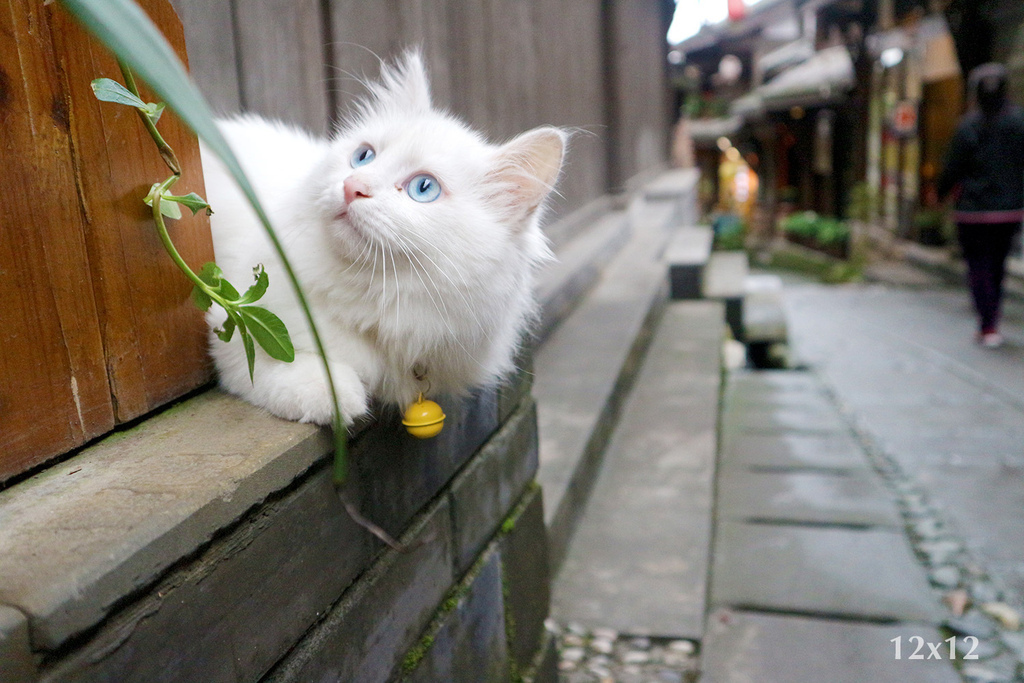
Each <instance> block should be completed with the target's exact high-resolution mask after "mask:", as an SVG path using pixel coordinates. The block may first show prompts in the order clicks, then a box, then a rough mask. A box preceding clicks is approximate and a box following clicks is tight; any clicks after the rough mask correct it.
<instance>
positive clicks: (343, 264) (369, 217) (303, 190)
mask: <svg viewBox="0 0 1024 683" xmlns="http://www.w3.org/2000/svg"><path fill="white" fill-rule="evenodd" d="M368 89H369V95H368V97H367V98H366V99H365V100H364V101H363V102H361V103H360V105H359V106H358V108H357V110H356V114H355V116H354V117H353V119H352V120H351V121H348V122H347V123H345V124H344V125H343V126H342V127H341V129H340V130H339V131H338V132H337V133H336V134H335V135H334V136H333V137H332V138H331V139H330V140H324V139H318V138H316V137H313V136H311V135H308V134H306V133H304V132H302V131H299V130H297V129H295V128H292V127H290V126H286V125H284V124H281V123H275V122H271V121H266V120H263V119H261V118H258V117H255V116H242V117H239V118H235V119H230V120H226V121H222V122H221V123H220V128H221V130H222V132H223V133H224V135H225V136H226V138H227V140H228V142H229V143H230V144H231V146H232V148H233V149H234V151H235V153H236V154H237V155H238V158H239V161H240V162H241V165H242V168H243V169H244V170H245V172H246V174H247V175H248V177H249V179H250V180H251V182H252V183H253V186H254V187H255V189H256V192H257V194H258V196H259V197H260V198H261V201H262V203H263V206H264V207H265V209H266V211H267V213H268V215H269V217H270V220H271V223H272V224H273V225H274V227H275V229H276V230H277V232H278V234H279V236H280V239H281V241H282V242H283V244H284V248H285V251H286V253H287V254H288V256H289V259H290V260H291V261H292V263H293V265H294V268H295V269H296V271H297V275H298V278H299V281H300V282H301V283H302V285H303V287H304V289H305V292H306V295H307V297H308V298H309V302H310V305H311V308H312V310H313V316H314V319H315V320H316V323H317V327H318V328H319V330H320V335H321V337H322V339H323V341H324V344H325V345H326V347H327V355H328V358H329V360H330V365H331V372H332V374H333V376H334V381H335V383H336V385H337V389H338V393H339V398H340V404H341V411H342V413H343V417H344V419H345V421H346V422H351V421H352V420H353V419H354V418H356V417H359V416H360V415H362V414H364V413H365V412H366V411H367V403H368V400H369V398H370V397H377V398H379V399H381V400H383V401H385V402H388V403H395V404H398V405H400V406H404V405H406V404H408V403H410V402H411V401H413V400H415V398H416V397H417V395H418V393H419V392H420V391H424V390H425V389H427V388H428V387H429V390H430V392H431V393H432V394H434V393H452V394H460V393H463V392H465V391H466V390H467V389H468V388H470V387H473V386H479V385H488V384H492V383H495V382H497V381H499V380H500V378H501V377H502V376H503V375H504V374H505V373H507V372H508V371H510V370H511V369H512V367H513V360H512V359H513V355H514V353H515V350H516V346H517V344H518V342H519V339H520V336H521V333H522V331H523V329H524V327H525V326H526V325H527V324H528V323H529V321H530V320H531V318H532V316H534V314H535V304H534V300H533V293H532V290H533V279H534V278H533V275H534V271H535V269H536V267H537V265H538V264H540V263H542V262H543V261H545V260H546V259H549V258H550V257H551V252H550V250H549V248H548V244H547V240H546V239H545V237H544V236H543V234H542V233H541V231H540V227H539V220H540V215H541V213H542V210H543V204H544V201H545V199H546V197H547V196H548V194H549V192H550V191H551V190H552V188H553V186H554V184H555V182H556V180H557V178H558V175H559V172H560V168H561V165H562V157H563V152H564V147H565V142H566V134H565V133H564V132H563V131H561V130H559V129H556V128H551V127H542V128H537V129H534V130H531V131H529V132H527V133H523V134H522V135H520V136H519V137H517V138H515V139H513V140H512V141H511V142H508V143H507V144H504V145H500V146H496V145H492V144H489V143H488V142H486V141H485V140H484V139H483V138H482V137H481V136H480V135H478V134H477V133H475V132H473V131H471V130H470V129H468V128H467V127H466V126H465V125H463V124H462V123H460V122H459V121H457V120H455V119H454V118H452V117H451V116H449V115H447V114H445V113H443V112H441V111H438V110H437V109H434V108H433V107H432V106H431V102H430V93H429V88H428V82H427V76H426V73H425V71H424V67H423V63H422V60H421V58H420V56H419V55H418V54H416V53H414V52H410V53H407V54H406V55H405V56H404V57H403V58H402V59H400V60H399V61H398V63H397V64H395V65H385V66H383V67H382V72H381V75H380V79H379V80H378V81H377V82H376V83H371V84H369V85H368ZM203 171H204V175H205V178H206V190H207V195H208V196H207V199H208V200H209V202H210V204H211V205H212V206H213V209H214V211H215V213H214V215H213V217H212V218H211V225H212V229H213V242H214V251H215V255H216V260H217V264H218V265H219V266H220V267H221V268H222V269H223V271H224V273H225V277H227V279H228V280H229V281H231V282H232V283H233V284H235V285H236V286H237V287H238V288H239V289H240V290H241V289H243V288H244V287H245V286H247V285H248V284H249V283H250V282H251V277H252V268H253V266H254V265H256V264H258V263H262V264H264V266H265V267H266V270H267V272H268V274H269V275H270V278H271V285H270V289H269V291H268V293H267V294H266V296H265V297H264V298H263V299H262V300H261V301H260V305H263V306H265V307H266V308H268V309H270V310H271V311H273V312H274V313H276V314H277V315H278V316H279V317H280V318H281V319H282V320H283V321H284V322H285V324H286V325H287V326H288V329H289V331H290V333H291V337H292V341H293V343H294V346H295V360H294V362H292V363H284V362H280V361H276V360H274V359H272V358H270V357H269V356H267V355H266V354H264V353H263V352H262V351H261V350H258V351H257V354H258V356H257V360H256V369H255V379H254V382H250V379H249V371H248V366H247V364H246V359H245V354H244V353H243V350H242V347H241V342H240V339H239V335H237V334H236V335H235V336H234V338H233V339H232V340H231V342H230V343H229V344H224V343H222V342H220V341H218V340H216V338H215V337H214V336H213V335H212V334H211V340H212V341H211V353H212V356H213V359H214V362H215V364H216V367H217V370H218V372H219V375H220V383H221V385H222V386H223V387H224V388H225V389H226V390H227V391H229V392H231V393H233V394H236V395H238V396H240V397H242V398H244V399H245V400H247V401H249V402H250V403H253V404H255V405H258V406H262V407H264V408H266V409H267V410H269V411H270V412H272V413H274V414H276V415H278V416H280V417H284V418H287V419H291V420H300V421H303V422H315V423H320V424H328V423H330V422H331V420H332V415H333V410H332V403H331V401H330V397H329V395H328V389H327V383H326V377H325V374H324V372H323V369H322V366H321V361H320V359H319V356H317V354H316V352H315V348H314V344H313V341H312V337H311V335H310V333H309V330H308V327H307V325H306V324H305V321H304V317H303V316H302V313H301V311H300V309H299V307H298V304H297V301H296V299H295V297H294V295H293V293H292V289H291V286H290V285H289V283H288V280H287V277H286V275H285V273H284V270H283V268H282V266H281V264H280V262H279V260H278V258H277V257H276V256H275V253H274V251H273V249H272V247H271V245H270V243H269V240H268V239H267V238H266V237H265V236H264V232H263V229H262V228H261V227H260V225H259V224H258V222H257V219H256V217H255V215H254V213H253V212H252V210H251V209H250V208H249V206H248V204H247V203H246V201H245V199H244V198H243V196H242V194H241V193H240V192H239V191H238V189H237V187H236V186H235V184H234V181H233V180H232V179H231V178H230V177H229V175H228V174H227V172H226V170H225V169H224V167H223V166H222V164H221V163H220V162H219V161H217V160H216V159H215V158H214V157H212V155H211V154H209V153H208V152H206V151H205V150H204V157H203ZM207 320H208V322H209V324H210V327H211V329H216V328H218V327H220V326H221V325H222V324H223V322H224V314H223V311H221V310H220V309H219V308H217V307H214V308H212V309H211V313H209V314H208V315H207ZM417 374H419V375H420V376H421V377H425V379H423V380H420V379H417V376H416V375H417Z"/></svg>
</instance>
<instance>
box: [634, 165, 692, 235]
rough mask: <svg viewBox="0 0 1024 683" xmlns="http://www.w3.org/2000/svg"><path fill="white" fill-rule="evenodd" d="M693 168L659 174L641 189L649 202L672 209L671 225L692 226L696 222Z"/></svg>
mask: <svg viewBox="0 0 1024 683" xmlns="http://www.w3.org/2000/svg"><path fill="white" fill-rule="evenodd" d="M699 179H700V172H699V171H698V170H697V169H695V168H677V169H673V170H671V171H667V172H665V173H662V174H660V175H659V176H658V177H656V178H655V179H654V180H653V181H651V182H650V183H648V184H647V185H646V186H645V187H644V188H643V195H644V198H645V199H646V200H647V201H649V202H654V201H660V202H662V203H665V204H668V205H669V206H670V207H671V209H672V214H671V217H672V224H673V225H693V224H694V223H695V222H696V221H697V181H698V180H699Z"/></svg>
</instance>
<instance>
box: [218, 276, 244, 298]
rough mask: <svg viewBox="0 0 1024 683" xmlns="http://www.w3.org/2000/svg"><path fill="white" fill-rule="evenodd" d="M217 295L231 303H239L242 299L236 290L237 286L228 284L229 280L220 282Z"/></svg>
mask: <svg viewBox="0 0 1024 683" xmlns="http://www.w3.org/2000/svg"><path fill="white" fill-rule="evenodd" d="M217 293H218V294H220V295H221V296H222V297H224V298H225V299H227V300H228V301H229V302H231V303H238V299H239V298H240V297H239V295H238V290H237V289H235V286H234V285H233V284H231V283H230V282H228V281H227V280H223V279H222V280H221V281H220V284H219V285H217Z"/></svg>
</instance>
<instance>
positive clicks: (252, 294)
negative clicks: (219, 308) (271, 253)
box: [238, 263, 270, 305]
mask: <svg viewBox="0 0 1024 683" xmlns="http://www.w3.org/2000/svg"><path fill="white" fill-rule="evenodd" d="M252 274H253V276H254V277H255V278H256V284H254V285H252V286H251V287H249V289H247V290H245V294H243V295H242V298H241V299H239V300H238V303H240V304H242V305H245V304H251V303H255V302H257V301H259V300H260V299H262V298H263V295H264V294H266V292H267V287H269V286H270V277H269V276H268V275H267V271H265V270H263V264H262V263H261V264H260V265H258V266H256V267H255V268H253V269H252Z"/></svg>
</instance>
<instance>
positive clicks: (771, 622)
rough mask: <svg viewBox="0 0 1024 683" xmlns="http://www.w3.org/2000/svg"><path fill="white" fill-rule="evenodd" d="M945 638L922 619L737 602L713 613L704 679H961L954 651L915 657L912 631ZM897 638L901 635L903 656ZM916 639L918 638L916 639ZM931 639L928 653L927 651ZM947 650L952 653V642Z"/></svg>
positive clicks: (721, 682) (909, 682)
mask: <svg viewBox="0 0 1024 683" xmlns="http://www.w3.org/2000/svg"><path fill="white" fill-rule="evenodd" d="M915 636H917V637H920V638H923V639H924V641H925V642H926V643H941V642H942V641H943V636H942V635H940V634H939V632H938V631H936V630H935V629H934V628H932V627H930V626H924V625H921V624H899V625H878V624H863V623H854V622H847V621H833V620H826V619H808V618H804V617H794V616H782V615H772V614H752V613H747V612H736V611H731V610H720V611H717V612H715V613H713V614H712V615H711V616H710V617H709V620H708V634H707V639H706V640H705V641H704V647H703V651H702V658H701V663H702V667H703V675H702V676H701V679H700V680H701V683H824V682H828V683H865V682H866V681H872V682H877V683H890V682H891V683H959V681H960V680H961V679H960V677H959V675H957V673H956V671H955V670H954V668H953V665H952V663H951V662H950V661H949V660H948V659H940V660H937V659H924V660H911V659H908V657H909V656H910V655H911V654H913V646H911V645H910V644H909V643H910V641H909V638H911V637H915ZM893 638H902V641H901V643H902V647H901V652H900V659H898V660H897V659H896V656H895V643H893V642H892V639H893ZM915 642H916V641H915ZM929 652H930V651H929V649H928V648H927V647H925V648H924V649H923V652H922V654H924V655H925V656H927V655H928V654H929ZM942 652H943V653H944V655H945V656H948V645H946V644H944V643H943V647H942Z"/></svg>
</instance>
